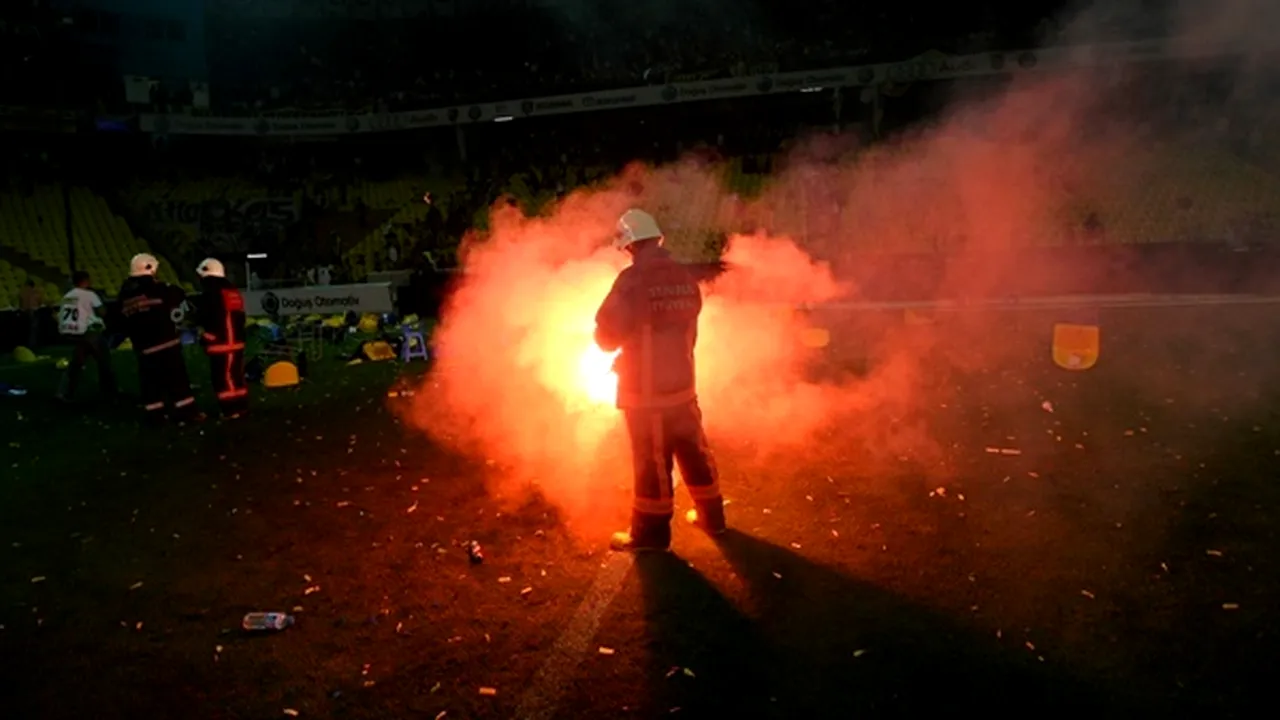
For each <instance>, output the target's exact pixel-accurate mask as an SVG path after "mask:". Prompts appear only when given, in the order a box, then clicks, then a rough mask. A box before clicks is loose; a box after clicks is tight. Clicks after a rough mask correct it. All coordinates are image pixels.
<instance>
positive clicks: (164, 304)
mask: <svg viewBox="0 0 1280 720" xmlns="http://www.w3.org/2000/svg"><path fill="white" fill-rule="evenodd" d="M159 268H160V261H159V260H157V259H156V258H155V257H154V256H152V255H148V254H147V253H140V254H138V255H134V256H133V260H132V261H130V263H129V279H128V280H125V282H124V285H123V286H121V288H120V296H119V300H120V313H121V315H123V316H124V325H125V332H126V334H127V335H128V336H129V341H130V342H131V343H132V344H133V352H134V354H135V355H136V356H137V358H138V384H139V385H140V387H141V391H142V408H143V410H144V411H145V413H144V414H145V417H147V418H148V419H154V420H159V419H161V418H163V417H164V416H165V413H166V411H167V412H168V415H169V417H170V418H171V419H173V420H178V421H185V420H198V419H200V414H199V412H198V410H197V408H196V399H195V396H193V395H192V394H191V382H190V381H189V380H188V379H187V363H186V360H185V359H184V358H183V357H182V339H181V337H180V336H179V334H178V323H179V322H181V321H182V318H183V314H184V312H185V309H184V303H185V302H186V293H184V292H183V291H182V289H181V288H178V287H175V286H173V285H169V284H168V283H163V282H160V281H159V280H157V279H156V271H157V270H158V269H159Z"/></svg>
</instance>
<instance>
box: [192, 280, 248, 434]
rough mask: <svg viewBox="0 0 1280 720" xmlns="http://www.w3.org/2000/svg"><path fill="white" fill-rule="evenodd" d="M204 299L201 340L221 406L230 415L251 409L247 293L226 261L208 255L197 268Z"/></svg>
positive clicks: (199, 311) (201, 302)
mask: <svg viewBox="0 0 1280 720" xmlns="http://www.w3.org/2000/svg"><path fill="white" fill-rule="evenodd" d="M196 274H197V275H199V276H200V300H199V302H198V303H196V324H197V325H199V326H200V330H201V333H200V344H201V345H203V346H204V351H205V354H207V355H208V356H209V371H210V373H211V376H212V379H213V391H214V394H215V395H217V398H218V407H219V408H220V409H221V411H222V416H223V417H225V418H227V419H232V418H237V417H240V416H241V415H243V414H244V413H245V412H246V411H247V410H248V409H249V386H248V385H247V384H246V383H245V377H244V376H245V372H244V337H245V335H244V296H243V295H241V294H240V290H239V289H237V288H236V286H235V285H233V284H231V281H229V280H227V270H226V267H224V266H223V264H222V261H220V260H217V259H215V258H208V259H206V260H205V261H204V262H202V263H200V266H199V267H197V268H196Z"/></svg>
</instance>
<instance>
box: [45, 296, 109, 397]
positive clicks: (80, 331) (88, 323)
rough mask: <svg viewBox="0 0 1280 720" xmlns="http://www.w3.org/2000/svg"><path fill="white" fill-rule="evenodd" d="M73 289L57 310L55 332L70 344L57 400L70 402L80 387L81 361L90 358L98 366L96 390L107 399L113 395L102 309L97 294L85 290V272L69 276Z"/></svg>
mask: <svg viewBox="0 0 1280 720" xmlns="http://www.w3.org/2000/svg"><path fill="white" fill-rule="evenodd" d="M72 282H73V283H74V284H75V287H73V288H71V290H70V291H69V292H67V294H66V295H63V296H62V302H61V303H60V305H59V307H58V332H59V333H61V334H62V335H63V336H64V337H66V338H67V339H68V340H70V341H71V344H72V346H73V350H72V354H71V363H70V364H69V365H68V366H67V372H66V374H65V375H63V377H62V387H61V388H60V389H59V391H58V399H59V400H61V401H63V402H70V400H71V398H73V397H75V394H76V388H77V387H78V386H79V384H80V372H81V371H82V370H84V364H85V361H86V360H87V359H88V358H93V361H94V362H95V363H97V365H98V389H99V390H100V391H101V392H102V394H103V395H104V396H106V397H108V398H111V397H114V396H115V394H116V379H115V373H114V372H112V368H111V354H110V353H109V352H108V351H107V346H106V343H105V342H104V341H103V336H102V331H103V330H104V329H105V328H106V323H105V322H104V320H103V318H104V317H105V316H106V307H105V306H103V304H102V298H100V297H98V293H96V292H94V291H93V290H90V289H89V282H90V279H89V273H87V272H84V271H83V270H81V271H79V272H77V273H76V274H75V275H74V276H73V277H72Z"/></svg>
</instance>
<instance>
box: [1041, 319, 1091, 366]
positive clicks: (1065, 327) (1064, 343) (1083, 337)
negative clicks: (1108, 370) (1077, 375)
mask: <svg viewBox="0 0 1280 720" xmlns="http://www.w3.org/2000/svg"><path fill="white" fill-rule="evenodd" d="M1100 341H1101V332H1099V330H1098V326H1097V325H1072V324H1068V323H1058V324H1057V325H1054V326H1053V362H1054V364H1055V365H1057V366H1058V367H1060V368H1062V369H1064V370H1088V369H1089V368H1091V367H1093V366H1094V365H1096V364H1098V351H1099V344H1100Z"/></svg>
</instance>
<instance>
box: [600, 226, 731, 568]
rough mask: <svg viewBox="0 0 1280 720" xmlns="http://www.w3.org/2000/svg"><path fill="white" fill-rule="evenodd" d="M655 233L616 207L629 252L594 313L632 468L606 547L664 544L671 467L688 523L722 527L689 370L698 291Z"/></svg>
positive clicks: (622, 243)
mask: <svg viewBox="0 0 1280 720" xmlns="http://www.w3.org/2000/svg"><path fill="white" fill-rule="evenodd" d="M662 239H663V238H662V230H661V229H660V228H659V227H658V223H657V221H656V220H654V219H653V217H652V216H651V215H649V214H648V213H646V212H644V211H642V210H636V209H632V210H628V211H627V212H626V213H625V214H623V216H622V217H621V218H620V219H619V220H618V232H617V236H616V238H615V240H614V246H615V247H617V248H619V249H622V250H625V251H626V252H627V253H628V254H630V255H631V260H632V263H631V266H630V267H628V268H627V269H625V270H623V271H622V272H621V273H620V274H619V275H618V278H617V280H615V281H614V283H613V288H612V289H611V290H610V291H609V295H608V296H607V297H606V298H605V299H604V302H603V303H602V304H601V306H600V310H599V311H598V312H597V313H596V330H595V341H596V344H597V345H599V346H600V349H602V350H604V351H605V352H614V351H618V350H620V351H621V352H620V353H619V355H618V358H617V360H616V361H615V365H614V369H615V370H616V371H617V374H618V398H617V405H618V408H619V409H621V410H622V412H623V415H624V417H625V418H626V423H627V432H628V435H629V436H630V439H631V457H632V469H633V471H634V473H635V499H634V503H633V505H632V512H631V531H630V532H620V533H615V534H614V536H613V538H612V541H611V543H610V545H611V546H612V547H613V549H615V550H666V549H668V548H669V547H670V545H671V516H672V514H673V513H674V510H675V508H674V504H673V500H672V492H673V487H674V484H673V482H672V478H671V471H672V469H673V464H678V466H679V468H680V474H681V477H683V478H684V481H685V484H686V485H687V486H688V487H689V494H690V496H692V498H693V501H694V505H695V510H694V511H693V512H691V513H690V517H691V518H692V519H693V521H694V522H695V523H696V524H697V525H699V526H700V527H701V528H702V529H703V530H706V531H707V532H709V533H711V534H713V535H719V534H721V533H723V532H724V530H725V518H724V502H723V500H722V499H721V496H720V485H719V482H718V480H717V473H716V467H715V462H714V460H713V458H712V456H711V451H710V449H709V448H708V445H707V437H706V433H705V432H704V431H703V428H702V411H701V409H699V407H698V395H697V382H696V377H695V373H694V361H693V349H694V345H695V344H696V343H697V340H698V314H699V313H700V312H701V311H702V294H701V293H700V291H699V290H698V284H697V282H695V281H694V279H693V277H692V276H691V275H690V274H689V272H688V270H686V269H685V267H684V266H683V265H681V264H680V263H678V262H676V261H675V260H674V259H673V258H672V257H671V254H670V253H669V252H667V250H666V249H665V248H663V247H662Z"/></svg>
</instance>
